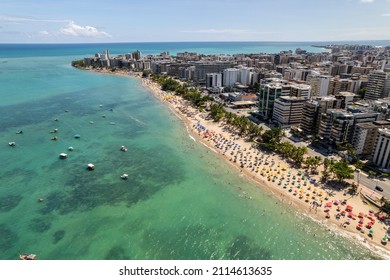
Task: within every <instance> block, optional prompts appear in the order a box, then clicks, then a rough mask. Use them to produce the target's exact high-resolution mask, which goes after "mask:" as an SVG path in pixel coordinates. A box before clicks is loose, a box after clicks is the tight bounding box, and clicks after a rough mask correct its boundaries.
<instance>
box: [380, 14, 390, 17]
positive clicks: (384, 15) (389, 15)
mask: <svg viewBox="0 0 390 280" xmlns="http://www.w3.org/2000/svg"><path fill="white" fill-rule="evenodd" d="M381 16H382V17H390V14H382V15H381Z"/></svg>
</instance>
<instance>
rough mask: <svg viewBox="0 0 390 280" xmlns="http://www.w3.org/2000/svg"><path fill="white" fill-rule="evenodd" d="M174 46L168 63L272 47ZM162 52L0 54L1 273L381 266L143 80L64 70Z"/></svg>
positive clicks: (27, 50) (98, 48)
mask: <svg viewBox="0 0 390 280" xmlns="http://www.w3.org/2000/svg"><path fill="white" fill-rule="evenodd" d="M170 44H173V45H171V47H172V49H170V50H171V51H172V52H173V51H175V52H177V51H186V50H188V51H196V49H197V51H198V52H202V51H200V49H202V50H207V49H209V50H212V51H209V52H207V51H204V52H205V53H229V52H230V53H233V50H232V48H235V50H234V53H239V52H245V51H243V50H245V48H250V50H251V51H250V52H253V50H254V49H256V50H259V49H261V48H262V47H264V46H261V44H260V45H259V46H257V47H256V46H253V45H251V46H249V47H248V45H246V43H243V46H242V48H243V49H240V46H239V44H238V43H235V45H234V46H232V45H229V44H228V43H226V44H227V45H226V49H224V44H223V43H219V44H218V46H213V45H212V44H211V46H209V45H208V44H207V43H202V44H200V45H197V46H195V47H194V46H193V44H192V45H191V43H176V45H175V44H174V43H170ZM198 44H199V43H198ZM289 46H290V49H292V48H294V49H295V47H301V48H304V47H305V46H304V45H301V44H295V46H294V43H289ZM309 46H310V44H307V47H309ZM166 47H167V46H166V45H165V44H161V45H160V46H158V44H157V43H155V44H151V45H148V44H144V46H142V45H140V46H134V45H132V44H128V45H127V46H124V45H123V44H121V45H120V46H119V47H118V45H108V46H107V45H105V44H100V45H98V44H94V45H49V46H47V45H34V46H31V45H18V46H15V45H12V46H10V45H0V182H1V183H0V259H17V258H18V254H20V253H35V254H37V255H38V257H39V259H72V260H81V259H94V260H95V259H376V258H378V256H376V255H374V254H372V253H370V251H369V250H368V249H367V248H365V247H362V246H359V245H356V244H355V243H354V242H352V241H350V240H348V239H347V238H345V237H342V236H341V235H338V234H336V233H333V232H330V231H329V230H327V228H326V227H323V226H321V225H320V224H318V223H316V222H314V221H312V220H310V219H308V218H306V217H304V216H302V215H301V214H299V213H297V212H296V211H295V210H293V209H290V207H289V206H288V205H284V204H283V203H281V202H280V201H279V200H278V199H277V198H275V197H273V196H272V195H270V194H268V193H267V192H266V191H263V190H262V189H261V188H259V187H258V186H255V185H254V184H252V183H251V182H248V181H247V180H245V179H243V178H242V177H240V176H239V175H238V174H237V173H236V172H235V171H234V169H232V168H231V167H230V166H229V165H228V164H227V163H225V162H224V161H222V160H221V159H220V158H218V157H217V156H216V155H215V154H214V153H212V152H211V151H210V150H209V149H207V148H206V147H204V146H203V145H200V144H198V143H195V142H194V141H192V140H191V139H190V138H189V136H188V133H187V131H186V129H185V127H184V126H183V124H182V123H181V122H180V120H179V119H177V117H175V116H174V115H173V114H172V113H171V112H170V110H169V109H167V108H166V107H165V105H164V104H162V103H160V102H159V101H158V100H156V99H155V98H154V97H153V96H152V95H151V94H150V93H149V92H148V91H147V90H145V89H144V88H143V87H142V86H141V84H140V82H139V81H138V80H137V79H135V78H128V77H120V76H114V75H103V74H98V73H92V72H87V71H80V70H77V69H73V68H72V67H71V66H70V61H71V60H73V59H75V58H80V57H83V56H86V55H90V54H93V53H96V52H102V51H103V50H104V49H106V48H109V49H110V50H112V51H111V52H112V53H121V52H122V53H125V52H131V51H134V50H135V49H140V50H141V51H142V52H143V53H153V52H154V51H155V52H160V51H164V50H169V49H167V48H166ZM278 47H280V46H275V47H274V48H275V49H276V51H278V50H279V49H278ZM265 48H266V49H267V50H270V49H271V48H272V46H270V45H266V46H265ZM49 49H50V50H49ZM125 49H126V50H125ZM152 50H154V51H152ZM263 51H264V52H271V51H266V50H263ZM18 52H19V55H17V53H18ZM100 105H102V106H100ZM55 119H58V121H55ZM91 122H93V123H91ZM54 129H58V132H57V133H56V135H57V136H58V137H59V140H57V141H52V140H51V137H52V136H53V135H54V134H53V133H50V132H51V131H53V130H54ZM20 130H22V131H23V132H24V133H23V134H16V132H18V131H20ZM74 134H80V135H81V138H80V139H75V138H74V137H73V136H74ZM10 141H15V142H16V143H17V145H16V147H10V146H9V145H8V142H10ZM122 145H125V146H126V147H128V151H127V152H121V151H119V147H120V146H122ZM69 146H72V147H74V151H67V148H68V147H69ZM62 152H66V153H67V154H68V158H67V159H65V160H60V159H59V158H58V155H59V154H60V153H62ZM90 162H91V163H94V164H95V166H96V169H95V170H94V171H87V170H86V165H87V164H88V163H90ZM123 173H127V174H129V180H127V181H124V180H121V179H120V175H121V174H123ZM38 198H44V201H43V202H41V203H39V202H37V199H38Z"/></svg>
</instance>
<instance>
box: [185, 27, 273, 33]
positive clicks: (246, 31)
mask: <svg viewBox="0 0 390 280" xmlns="http://www.w3.org/2000/svg"><path fill="white" fill-rule="evenodd" d="M180 32H182V33H208V34H270V33H273V32H259V31H253V30H246V29H213V28H211V29H199V30H182V31H180Z"/></svg>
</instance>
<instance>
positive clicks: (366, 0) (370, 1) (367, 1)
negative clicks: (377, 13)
mask: <svg viewBox="0 0 390 280" xmlns="http://www.w3.org/2000/svg"><path fill="white" fill-rule="evenodd" d="M374 1H375V0H360V2H362V3H373V2H374Z"/></svg>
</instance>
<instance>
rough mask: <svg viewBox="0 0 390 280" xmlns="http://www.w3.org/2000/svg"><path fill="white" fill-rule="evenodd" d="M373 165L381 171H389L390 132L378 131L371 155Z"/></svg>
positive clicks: (385, 130) (387, 130)
mask: <svg viewBox="0 0 390 280" xmlns="http://www.w3.org/2000/svg"><path fill="white" fill-rule="evenodd" d="M372 161H373V163H374V164H375V165H376V166H378V167H379V168H381V169H384V170H390V130H389V129H386V128H384V129H379V131H378V137H377V140H376V143H375V149H374V154H373V159H372Z"/></svg>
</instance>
